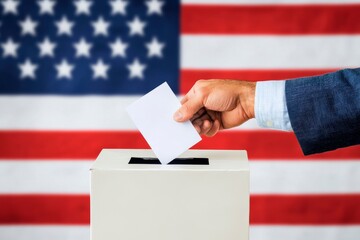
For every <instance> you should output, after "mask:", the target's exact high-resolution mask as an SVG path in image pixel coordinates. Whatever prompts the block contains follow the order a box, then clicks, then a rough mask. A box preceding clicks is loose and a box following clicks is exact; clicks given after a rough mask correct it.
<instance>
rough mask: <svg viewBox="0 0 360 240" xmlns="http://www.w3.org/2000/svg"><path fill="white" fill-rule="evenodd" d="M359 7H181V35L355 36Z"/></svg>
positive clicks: (354, 5) (359, 26) (357, 31)
mask: <svg viewBox="0 0 360 240" xmlns="http://www.w3.org/2000/svg"><path fill="white" fill-rule="evenodd" d="M359 16H360V4H352V5H351V4H349V5H328V4H326V5H325V4H324V5H313V4H311V5H231V6H229V5H192V4H185V5H182V7H181V33H182V34H358V33H360V24H359V23H358V22H359Z"/></svg>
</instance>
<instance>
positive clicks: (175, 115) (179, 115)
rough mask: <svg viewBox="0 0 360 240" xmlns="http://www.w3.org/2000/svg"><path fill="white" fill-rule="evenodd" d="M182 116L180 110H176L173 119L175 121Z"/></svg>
mask: <svg viewBox="0 0 360 240" xmlns="http://www.w3.org/2000/svg"><path fill="white" fill-rule="evenodd" d="M182 118H183V115H182V114H181V112H176V113H175V114H174V119H175V120H176V121H180V120H181V119H182Z"/></svg>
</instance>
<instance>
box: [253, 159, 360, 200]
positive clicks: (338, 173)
mask: <svg viewBox="0 0 360 240" xmlns="http://www.w3.org/2000/svg"><path fill="white" fill-rule="evenodd" d="M250 178H251V179H250V191H251V193H262V194H266V193H285V194H289V193H290V194H291V193H309V194H311V193H360V161H341V160H340V161H332V160H330V161H326V160H321V161H294V160H293V161H283V160H281V161H251V162H250Z"/></svg>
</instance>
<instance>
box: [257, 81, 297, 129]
mask: <svg viewBox="0 0 360 240" xmlns="http://www.w3.org/2000/svg"><path fill="white" fill-rule="evenodd" d="M255 118H256V121H257V123H258V125H259V126H260V127H263V128H273V129H278V130H285V131H292V127H291V123H290V118H289V113H288V110H287V106H286V97H285V81H266V82H257V83H256V91H255Z"/></svg>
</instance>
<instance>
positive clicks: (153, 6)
mask: <svg viewBox="0 0 360 240" xmlns="http://www.w3.org/2000/svg"><path fill="white" fill-rule="evenodd" d="M145 4H146V6H147V8H148V12H147V14H148V15H151V14H159V15H162V10H161V7H162V6H163V5H164V2H163V1H159V0H150V1H146V3H145Z"/></svg>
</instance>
